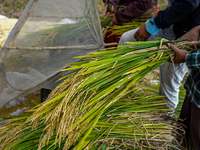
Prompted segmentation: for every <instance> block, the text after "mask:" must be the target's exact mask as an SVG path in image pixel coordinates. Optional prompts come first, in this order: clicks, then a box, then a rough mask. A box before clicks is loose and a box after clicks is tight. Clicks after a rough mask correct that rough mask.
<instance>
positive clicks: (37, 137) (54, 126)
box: [0, 40, 193, 150]
mask: <svg viewBox="0 0 200 150" xmlns="http://www.w3.org/2000/svg"><path fill="white" fill-rule="evenodd" d="M168 42H169V41H163V40H156V41H148V42H132V43H129V45H126V46H121V47H119V49H117V50H116V49H107V50H104V51H99V52H94V53H92V54H90V55H87V56H80V57H79V58H83V61H80V62H76V63H74V64H71V65H70V67H67V68H66V69H65V70H72V69H81V70H80V71H78V72H76V73H74V74H72V75H70V76H69V77H68V78H67V79H66V80H65V81H64V82H63V83H62V84H60V85H59V86H58V87H57V88H56V89H55V90H54V91H53V92H52V93H51V94H50V95H49V97H48V99H47V100H46V101H45V102H44V103H43V104H41V105H39V106H37V107H36V108H34V109H33V110H32V111H33V115H31V116H30V117H28V119H27V118H22V119H19V120H17V121H18V123H16V121H15V120H14V122H13V123H12V122H11V123H10V124H8V125H7V126H5V127H3V128H2V129H1V132H0V135H1V138H0V143H1V149H4V150H5V149H19V148H20V149H59V148H60V149H89V148H94V149H98V147H100V146H101V144H102V143H106V144H103V145H104V146H105V145H106V146H109V147H114V148H115V149H117V148H127V149H129V147H133V148H144V149H148V148H151V149H157V148H158V147H162V148H166V149H167V148H169V147H170V148H176V147H179V145H178V144H177V143H172V141H173V139H174V137H173V135H172V134H171V130H172V126H171V124H170V122H169V120H165V119H164V117H163V115H161V114H162V113H161V112H164V113H163V114H166V113H167V112H168V111H170V110H169V109H167V108H164V106H163V105H165V103H164V102H163V101H162V97H160V96H158V97H156V96H153V97H146V96H145V97H144V96H143V95H144V94H143V92H141V90H140V88H139V86H138V85H137V84H136V83H137V81H139V80H140V79H142V78H143V77H144V76H145V75H146V74H148V73H149V72H151V71H152V70H154V69H155V68H157V67H159V66H160V65H162V64H163V63H164V62H165V61H168V60H169V59H170V55H171V54H172V50H170V49H168V47H167V46H166V44H167V43H168ZM175 44H176V45H177V46H178V47H181V48H184V49H186V48H187V47H188V48H189V49H191V46H190V45H191V44H193V43H191V42H183V41H175ZM139 93H140V94H139ZM130 95H133V96H132V97H130ZM141 95H142V96H141ZM158 106H159V107H158ZM154 115H155V116H154ZM156 118H160V119H156ZM25 119H27V120H26V121H25Z"/></svg>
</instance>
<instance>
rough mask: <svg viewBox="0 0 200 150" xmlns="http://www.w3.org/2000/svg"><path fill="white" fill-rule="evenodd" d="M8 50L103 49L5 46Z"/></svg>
mask: <svg viewBox="0 0 200 150" xmlns="http://www.w3.org/2000/svg"><path fill="white" fill-rule="evenodd" d="M5 48H7V49H16V50H72V49H76V50H89V49H99V48H101V47H99V46H94V45H84V46H83V45H80V46H58V47H14V46H5Z"/></svg>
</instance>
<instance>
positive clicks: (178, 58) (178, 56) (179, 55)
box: [168, 43, 188, 64]
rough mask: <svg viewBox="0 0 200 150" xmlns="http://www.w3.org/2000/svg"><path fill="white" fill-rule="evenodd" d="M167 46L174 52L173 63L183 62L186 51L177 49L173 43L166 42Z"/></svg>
mask: <svg viewBox="0 0 200 150" xmlns="http://www.w3.org/2000/svg"><path fill="white" fill-rule="evenodd" d="M168 47H169V48H171V49H172V50H173V51H174V53H175V58H174V63H175V64H178V63H183V62H185V57H186V55H187V53H188V51H186V50H182V49H179V48H177V47H176V46H174V45H173V44H170V43H169V44H168Z"/></svg>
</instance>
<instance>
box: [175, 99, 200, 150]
mask: <svg viewBox="0 0 200 150" xmlns="http://www.w3.org/2000/svg"><path fill="white" fill-rule="evenodd" d="M199 116H200V109H199V108H197V107H196V106H194V105H193V104H192V103H191V101H190V99H189V98H188V97H187V96H186V97H185V100H184V103H183V106H182V109H181V113H180V117H179V120H180V122H182V123H183V124H184V125H185V132H186V135H185V137H186V143H185V146H187V148H188V149H189V148H191V147H192V149H194V150H199V149H200V144H199V143H200V117H199Z"/></svg>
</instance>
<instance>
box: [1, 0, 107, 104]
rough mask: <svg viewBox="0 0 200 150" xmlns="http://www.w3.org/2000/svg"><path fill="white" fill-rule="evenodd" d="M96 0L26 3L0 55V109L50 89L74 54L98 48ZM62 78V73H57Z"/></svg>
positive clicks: (100, 34)
mask: <svg viewBox="0 0 200 150" xmlns="http://www.w3.org/2000/svg"><path fill="white" fill-rule="evenodd" d="M103 46H104V42H103V36H102V32H101V26H100V20H99V14H98V10H97V2H96V0H30V1H29V3H28V5H27V7H26V8H25V10H24V11H23V14H22V16H21V17H20V19H19V21H18V22H17V24H16V25H15V27H14V28H13V30H12V31H11V33H10V35H9V36H8V39H7V41H6V43H5V45H4V47H3V49H2V51H1V53H0V64H1V65H0V83H1V85H0V108H1V107H2V106H3V105H5V103H7V102H8V101H10V100H12V99H14V98H16V97H18V96H25V95H27V94H29V93H30V92H31V91H33V90H38V89H40V88H48V89H53V88H55V86H56V85H57V84H58V83H57V82H55V81H56V80H57V79H59V77H61V76H62V75H63V74H68V73H70V72H60V70H62V69H63V67H65V66H66V64H69V63H72V62H76V61H79V60H78V59H75V58H74V57H75V56H79V55H85V54H88V53H90V52H92V51H97V50H99V49H101V48H103ZM60 74H62V75H60Z"/></svg>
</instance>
